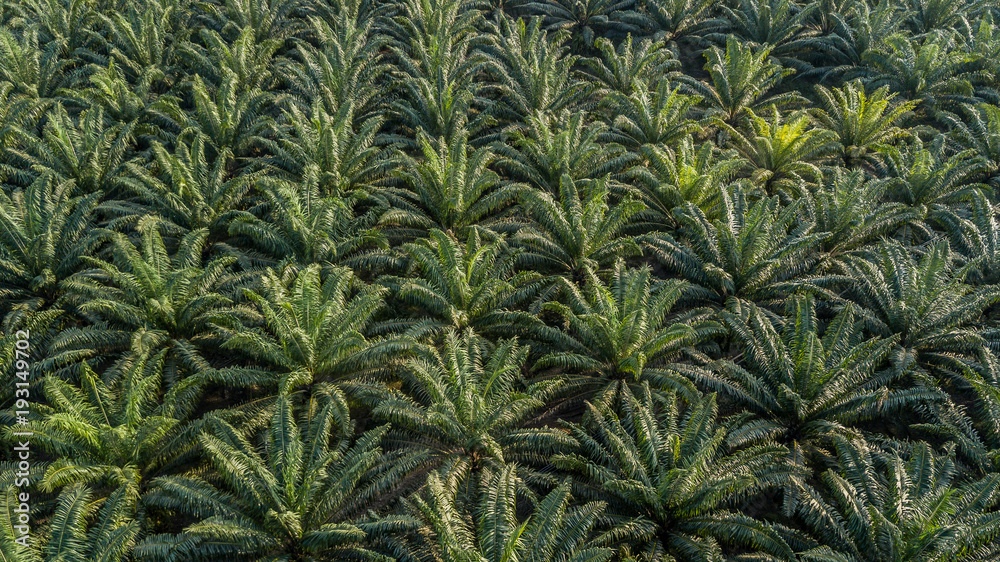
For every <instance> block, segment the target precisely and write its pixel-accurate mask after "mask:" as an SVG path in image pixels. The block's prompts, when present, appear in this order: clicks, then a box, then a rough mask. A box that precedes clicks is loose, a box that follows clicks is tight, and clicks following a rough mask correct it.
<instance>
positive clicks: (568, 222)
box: [511, 175, 644, 281]
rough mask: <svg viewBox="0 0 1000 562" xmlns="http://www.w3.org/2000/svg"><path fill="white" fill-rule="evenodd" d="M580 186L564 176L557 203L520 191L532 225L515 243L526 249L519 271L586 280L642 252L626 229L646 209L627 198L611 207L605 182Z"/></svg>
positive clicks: (520, 231) (541, 194)
mask: <svg viewBox="0 0 1000 562" xmlns="http://www.w3.org/2000/svg"><path fill="white" fill-rule="evenodd" d="M579 184H580V185H577V182H574V181H573V180H572V179H571V178H570V177H569V176H568V175H566V176H563V179H562V182H560V185H559V198H558V199H556V198H554V197H553V196H552V195H550V194H549V193H548V192H545V191H541V190H537V189H524V190H522V191H521V197H520V205H521V209H523V212H524V214H525V215H526V216H527V218H529V219H530V220H531V222H530V223H528V224H527V225H526V226H523V225H519V226H518V227H517V231H516V232H515V234H514V236H513V237H512V238H511V243H512V244H514V245H515V246H518V247H520V248H522V249H524V251H523V252H522V253H521V254H520V255H519V256H518V262H519V264H520V265H521V267H523V268H525V269H528V270H533V271H538V272H543V273H553V274H558V275H566V276H569V277H571V278H573V279H575V280H576V281H583V279H584V278H585V272H586V271H587V270H593V271H598V270H601V269H604V268H607V267H608V266H610V265H611V264H612V263H614V262H615V260H617V259H619V258H621V257H623V256H635V255H639V254H641V253H642V251H641V250H640V248H639V245H638V244H637V243H636V242H635V240H633V239H632V238H629V237H627V236H623V234H622V230H623V229H624V228H625V227H626V226H627V224H628V223H629V220H630V219H631V218H632V217H633V216H635V215H636V214H637V213H639V212H640V211H642V210H643V209H644V207H643V205H642V204H641V203H639V202H638V201H635V200H634V199H629V198H626V199H624V200H623V201H620V202H619V203H617V204H615V205H609V204H608V180H607V178H605V179H602V180H597V181H591V182H586V183H585V182H579Z"/></svg>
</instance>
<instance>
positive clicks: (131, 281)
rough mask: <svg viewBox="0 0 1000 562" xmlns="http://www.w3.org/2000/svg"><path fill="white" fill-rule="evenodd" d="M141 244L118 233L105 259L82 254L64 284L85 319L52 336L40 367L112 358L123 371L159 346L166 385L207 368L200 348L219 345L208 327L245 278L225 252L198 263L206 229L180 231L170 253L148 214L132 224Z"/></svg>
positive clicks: (50, 367)
mask: <svg viewBox="0 0 1000 562" xmlns="http://www.w3.org/2000/svg"><path fill="white" fill-rule="evenodd" d="M139 231H140V233H141V240H140V246H139V247H138V248H137V247H136V246H135V245H133V243H132V242H131V241H130V240H129V239H128V238H127V237H126V236H124V235H122V234H116V235H113V236H112V242H113V246H112V256H113V257H112V260H111V261H104V260H100V259H95V258H91V257H85V258H84V259H85V260H86V261H87V262H89V263H90V264H91V265H92V266H93V268H92V269H89V270H85V271H81V272H79V273H77V274H76V275H74V276H73V277H72V278H71V279H69V280H67V281H65V282H64V283H63V285H64V286H65V289H66V291H67V292H69V293H71V295H72V296H71V297H68V298H69V299H70V300H69V302H70V303H71V305H73V306H75V308H76V310H77V311H78V312H79V314H80V315H81V316H82V317H83V318H84V319H85V320H86V321H87V324H86V325H85V326H84V327H81V328H71V329H68V330H66V331H64V332H62V333H61V334H59V336H58V337H56V338H55V339H54V340H53V341H52V345H51V348H50V349H49V355H48V356H47V357H46V358H45V359H44V360H43V362H42V363H40V364H42V365H44V366H45V367H44V368H45V369H48V370H56V369H62V368H68V367H71V366H73V365H75V364H76V363H78V362H80V361H86V362H88V363H91V364H92V365H97V364H101V363H104V362H106V361H107V360H108V359H112V358H115V355H113V353H115V352H126V353H125V355H123V356H121V358H120V359H119V360H118V361H117V362H116V365H117V367H113V369H116V368H124V367H125V366H127V364H128V362H129V361H132V360H135V359H136V358H137V357H141V356H143V355H147V354H148V355H149V356H155V355H156V354H157V353H158V352H160V351H161V350H165V351H166V355H165V357H164V360H163V362H162V364H163V381H164V383H165V385H166V386H167V388H171V387H173V386H174V385H176V384H177V383H178V382H179V381H180V380H181V379H183V378H184V377H186V376H188V375H192V374H195V373H198V372H200V371H202V370H204V369H207V368H209V367H210V365H209V362H208V360H207V359H206V357H205V353H206V352H207V351H208V350H211V349H213V348H215V347H216V346H218V345H220V344H221V341H220V340H219V339H218V336H217V335H216V334H215V332H214V330H213V329H212V325H213V323H214V322H216V321H219V319H220V315H221V314H223V310H224V308H225V307H226V306H228V305H230V304H231V303H232V298H233V297H234V296H235V294H234V293H235V292H236V291H238V290H239V289H240V288H241V287H243V286H245V285H246V284H247V282H248V279H247V277H246V276H245V275H240V274H237V273H234V272H232V271H231V270H230V269H229V266H230V265H231V264H232V263H233V262H234V261H235V258H233V257H231V256H226V257H219V258H215V259H213V260H211V261H209V262H207V263H203V262H204V260H203V258H202V255H203V252H204V250H205V243H206V240H207V238H208V230H207V229H200V230H195V231H192V232H190V233H188V234H187V235H185V236H184V237H183V238H182V239H181V240H180V243H179V246H178V248H177V250H176V251H175V252H174V254H173V255H172V256H171V255H169V254H168V253H167V249H166V247H165V245H164V242H163V238H162V237H161V236H160V233H159V232H158V227H157V223H156V219H155V217H147V218H145V219H144V220H142V221H141V222H140V223H139Z"/></svg>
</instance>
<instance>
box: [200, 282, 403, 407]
mask: <svg viewBox="0 0 1000 562" xmlns="http://www.w3.org/2000/svg"><path fill="white" fill-rule="evenodd" d="M321 272H322V270H321V268H320V267H319V266H318V265H316V264H312V265H309V266H306V267H303V268H299V267H296V266H294V265H286V266H285V267H283V268H281V269H280V270H274V269H269V270H267V271H266V272H265V273H264V274H263V275H262V276H261V281H260V283H261V287H260V289H254V290H251V289H245V291H244V293H245V296H246V298H247V299H249V301H250V302H251V303H252V304H253V305H254V307H253V308H252V309H248V308H247V307H240V308H237V309H234V310H233V311H232V312H233V314H232V315H231V316H229V317H227V318H226V319H225V321H222V320H221V319H220V321H217V323H216V324H215V327H216V329H217V330H218V331H219V334H220V335H221V336H222V338H223V339H224V343H223V344H222V347H223V349H226V350H233V351H235V352H238V353H240V354H244V355H246V356H249V357H251V358H253V360H254V361H255V362H257V364H258V365H261V367H262V368H248V369H236V368H230V369H229V371H227V372H223V373H219V375H222V376H229V375H230V374H232V375H238V376H244V377H246V378H245V380H248V381H254V380H259V381H261V382H262V383H269V385H270V386H272V387H273V386H274V385H275V384H276V383H280V384H281V385H285V386H291V387H294V386H297V385H303V384H304V385H312V384H313V383H318V382H329V383H334V382H340V381H344V380H348V379H351V378H353V377H357V376H360V375H362V374H364V373H367V372H370V371H374V370H376V368H377V367H378V366H379V365H380V363H381V365H382V366H384V365H386V364H391V363H393V361H391V360H388V361H387V359H388V357H389V354H390V353H391V352H392V351H395V352H399V351H400V348H392V349H391V350H390V348H391V346H393V343H392V342H391V341H382V340H378V339H369V336H368V331H369V329H370V328H371V327H372V325H373V323H374V318H375V315H376V313H377V312H378V311H379V310H380V309H381V308H382V307H383V306H384V302H383V295H384V293H385V290H384V289H383V288H381V287H378V286H368V285H365V284H364V283H362V282H360V281H359V280H358V279H357V278H356V277H355V275H354V273H353V272H352V271H351V270H350V269H347V268H344V267H333V268H329V269H327V270H326V271H325V272H322V273H321Z"/></svg>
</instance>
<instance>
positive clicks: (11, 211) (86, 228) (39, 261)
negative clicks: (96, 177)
mask: <svg viewBox="0 0 1000 562" xmlns="http://www.w3.org/2000/svg"><path fill="white" fill-rule="evenodd" d="M73 187H74V184H73V182H72V181H63V182H57V181H56V179H55V178H54V177H53V175H52V174H51V173H49V174H45V175H43V176H41V177H39V178H38V179H37V180H35V181H34V182H33V183H32V184H31V185H30V186H28V188H27V189H25V190H17V191H14V192H13V193H11V197H10V198H7V197H6V196H4V197H0V285H2V286H3V288H2V289H0V314H2V315H3V316H6V315H7V314H8V313H10V312H11V310H12V309H14V308H17V307H20V306H27V307H29V308H30V309H32V310H40V309H44V308H46V307H49V306H52V305H54V304H55V302H56V301H57V300H58V299H59V297H60V295H61V294H62V293H63V291H62V289H61V288H60V284H61V283H62V282H63V281H64V280H65V279H68V278H69V277H70V276H72V275H73V274H74V273H77V272H78V271H80V270H81V269H83V266H84V261H83V258H82V256H86V255H88V254H90V253H91V252H92V251H93V250H95V249H96V248H97V247H98V246H99V245H100V243H101V241H102V238H104V236H103V235H102V234H101V233H99V232H95V231H93V230H91V225H92V221H93V214H94V210H95V208H96V207H97V205H98V202H99V201H100V197H101V193H100V192H97V193H91V194H89V195H81V196H79V197H73V196H72V192H73Z"/></svg>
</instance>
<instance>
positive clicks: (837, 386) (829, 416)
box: [695, 295, 940, 462]
mask: <svg viewBox="0 0 1000 562" xmlns="http://www.w3.org/2000/svg"><path fill="white" fill-rule="evenodd" d="M788 308H789V314H788V315H787V317H786V318H784V319H783V320H782V322H783V325H781V324H778V325H776V323H775V322H772V321H771V320H770V319H769V318H768V316H769V315H768V314H766V313H765V312H764V311H762V310H761V309H759V308H757V307H756V306H754V305H752V304H748V303H744V302H741V301H737V300H733V301H731V302H730V303H729V306H728V307H727V309H726V310H723V311H722V312H720V313H719V316H720V318H721V320H722V322H723V324H725V325H726V327H727V328H729V330H730V333H731V334H733V337H734V339H735V340H736V341H738V342H739V345H740V351H741V355H740V357H741V360H740V361H739V363H737V362H736V361H733V360H729V359H723V360H720V361H717V362H715V363H713V364H712V368H711V374H702V373H696V378H695V381H696V382H698V383H700V385H702V386H704V387H705V388H707V389H710V390H711V391H714V392H719V393H720V394H721V395H723V396H726V397H727V398H729V399H730V400H732V401H734V402H735V403H736V404H739V406H740V408H741V409H742V410H743V411H745V412H747V413H748V414H749V416H748V419H747V421H746V423H745V424H743V425H742V426H741V427H740V428H739V429H737V430H735V431H734V433H733V434H731V435H730V439H732V440H733V441H735V442H746V441H751V442H769V441H777V442H778V443H782V444H784V445H786V446H788V447H789V448H790V449H791V451H792V453H793V454H794V455H795V457H796V458H797V459H798V462H802V460H803V459H804V457H805V456H806V455H807V454H811V453H814V452H816V450H817V449H823V448H825V447H829V446H830V445H831V439H832V438H833V437H834V436H851V435H856V434H858V433H859V430H858V429H857V428H856V424H858V423H861V422H866V421H869V420H872V419H879V418H881V419H885V418H886V417H887V416H890V415H892V414H894V413H897V412H900V411H904V410H907V409H911V408H914V407H915V406H916V405H917V404H919V403H920V402H921V401H930V400H935V399H939V398H940V396H939V395H938V394H937V393H935V392H934V391H931V390H927V389H922V388H914V389H906V388H894V385H893V383H894V381H895V380H896V379H897V378H898V377H899V376H900V373H898V372H897V371H895V370H893V369H892V368H891V366H890V365H889V364H888V361H887V359H888V356H889V353H890V352H891V351H892V349H893V347H894V346H895V345H896V343H897V341H898V336H896V335H893V336H889V337H888V338H886V339H882V338H878V337H875V338H871V337H865V334H864V330H863V329H862V324H863V322H861V319H860V317H859V316H858V315H856V314H855V313H854V311H853V309H852V307H850V306H848V307H845V308H844V309H843V310H842V311H841V312H840V313H839V314H838V315H837V316H836V317H834V318H833V320H831V321H830V323H829V324H827V326H826V327H825V328H824V329H820V323H819V321H818V320H817V318H816V311H815V304H814V302H813V299H812V297H808V296H805V295H797V296H795V297H793V298H792V299H790V300H789V303H788Z"/></svg>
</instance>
